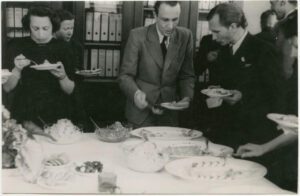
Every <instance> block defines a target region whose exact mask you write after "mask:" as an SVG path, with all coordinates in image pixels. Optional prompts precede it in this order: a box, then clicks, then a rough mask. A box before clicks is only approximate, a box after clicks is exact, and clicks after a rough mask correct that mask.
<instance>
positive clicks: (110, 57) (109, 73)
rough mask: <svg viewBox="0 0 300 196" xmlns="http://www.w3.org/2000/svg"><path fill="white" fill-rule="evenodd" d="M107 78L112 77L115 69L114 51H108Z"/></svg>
mask: <svg viewBox="0 0 300 196" xmlns="http://www.w3.org/2000/svg"><path fill="white" fill-rule="evenodd" d="M105 66H106V71H105V76H106V77H112V67H113V50H106V65H105Z"/></svg>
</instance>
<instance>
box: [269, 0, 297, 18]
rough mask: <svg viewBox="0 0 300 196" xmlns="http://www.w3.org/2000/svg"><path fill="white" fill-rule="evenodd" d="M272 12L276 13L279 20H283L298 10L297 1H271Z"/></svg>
mask: <svg viewBox="0 0 300 196" xmlns="http://www.w3.org/2000/svg"><path fill="white" fill-rule="evenodd" d="M270 4H271V10H273V11H275V12H276V15H277V19H278V20H283V19H284V18H287V17H288V16H289V15H291V14H293V12H294V11H296V10H297V0H270Z"/></svg>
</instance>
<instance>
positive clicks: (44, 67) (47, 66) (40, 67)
mask: <svg viewBox="0 0 300 196" xmlns="http://www.w3.org/2000/svg"><path fill="white" fill-rule="evenodd" d="M59 66H61V65H59V64H50V63H45V64H40V65H31V66H30V67H31V68H33V69H35V70H40V71H44V70H53V69H57V68H58V67H59Z"/></svg>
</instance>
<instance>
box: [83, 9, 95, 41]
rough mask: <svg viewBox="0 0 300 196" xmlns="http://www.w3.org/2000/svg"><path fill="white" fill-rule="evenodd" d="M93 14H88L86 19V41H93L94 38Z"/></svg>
mask: <svg viewBox="0 0 300 196" xmlns="http://www.w3.org/2000/svg"><path fill="white" fill-rule="evenodd" d="M93 15H94V14H93V12H86V18H85V28H86V29H85V32H86V34H85V39H86V40H87V41H91V40H92V39H93V38H92V37H93Z"/></svg>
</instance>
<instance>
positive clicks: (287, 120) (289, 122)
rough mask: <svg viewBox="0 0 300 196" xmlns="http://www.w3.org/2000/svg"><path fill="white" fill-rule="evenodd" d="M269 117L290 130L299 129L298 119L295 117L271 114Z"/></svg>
mask: <svg viewBox="0 0 300 196" xmlns="http://www.w3.org/2000/svg"><path fill="white" fill-rule="evenodd" d="M267 117H268V118H269V119H270V120H272V121H274V122H276V123H277V124H279V125H282V126H285V127H290V128H298V117H297V116H295V115H286V114H275V113H270V114H268V115H267Z"/></svg>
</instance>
